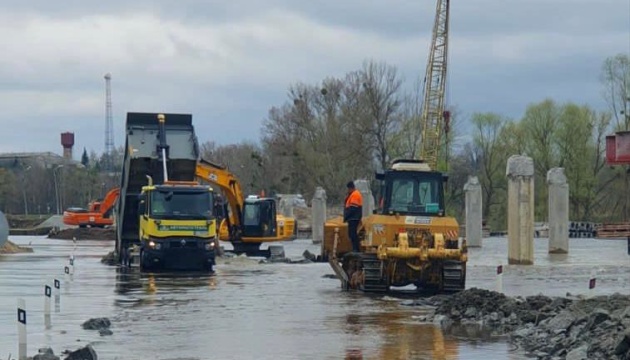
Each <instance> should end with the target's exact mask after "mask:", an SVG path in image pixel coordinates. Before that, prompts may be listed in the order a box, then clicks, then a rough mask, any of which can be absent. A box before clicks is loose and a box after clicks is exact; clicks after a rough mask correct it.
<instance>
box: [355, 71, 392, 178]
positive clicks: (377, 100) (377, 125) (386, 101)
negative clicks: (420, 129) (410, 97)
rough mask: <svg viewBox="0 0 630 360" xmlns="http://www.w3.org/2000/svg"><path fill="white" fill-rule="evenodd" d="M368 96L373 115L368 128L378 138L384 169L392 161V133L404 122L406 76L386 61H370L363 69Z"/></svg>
mask: <svg viewBox="0 0 630 360" xmlns="http://www.w3.org/2000/svg"><path fill="white" fill-rule="evenodd" d="M361 76H362V81H363V89H364V98H365V101H366V106H367V109H368V114H369V116H370V119H371V121H370V123H369V124H367V125H368V126H367V127H366V130H367V131H368V132H369V134H370V135H371V136H372V139H373V141H374V144H373V146H374V151H375V155H376V157H377V159H378V161H379V165H380V166H381V168H382V169H385V168H386V167H387V165H388V162H389V160H390V159H389V156H388V155H389V149H390V144H389V142H390V140H391V135H392V134H393V133H394V132H395V131H396V130H397V126H398V125H399V124H400V119H401V114H400V113H399V111H400V106H401V103H402V102H401V98H400V94H399V89H400V86H401V84H402V80H401V79H400V78H399V77H398V74H397V70H396V68H395V67H393V66H389V65H387V64H385V63H376V62H374V61H367V62H365V63H364V64H363V69H362V71H361Z"/></svg>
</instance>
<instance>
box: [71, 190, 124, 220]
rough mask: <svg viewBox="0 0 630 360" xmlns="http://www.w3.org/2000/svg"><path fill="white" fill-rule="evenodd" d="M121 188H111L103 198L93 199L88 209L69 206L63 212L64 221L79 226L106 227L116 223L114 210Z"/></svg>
mask: <svg viewBox="0 0 630 360" xmlns="http://www.w3.org/2000/svg"><path fill="white" fill-rule="evenodd" d="M118 194H120V188H113V189H111V190H110V191H109V192H108V193H107V195H105V198H103V200H96V201H92V202H90V203H89V204H88V208H87V209H83V208H69V209H67V210H66V211H64V212H63V223H64V224H66V225H74V226H79V227H82V228H84V227H88V226H90V227H100V228H102V227H105V226H108V225H113V224H114V217H113V216H112V212H113V210H114V204H115V203H116V199H118Z"/></svg>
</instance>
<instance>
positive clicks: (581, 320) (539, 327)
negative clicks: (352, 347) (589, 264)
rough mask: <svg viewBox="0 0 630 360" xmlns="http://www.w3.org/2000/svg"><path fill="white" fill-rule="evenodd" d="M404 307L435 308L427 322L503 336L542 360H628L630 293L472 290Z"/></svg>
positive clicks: (411, 303)
mask: <svg viewBox="0 0 630 360" xmlns="http://www.w3.org/2000/svg"><path fill="white" fill-rule="evenodd" d="M403 304H404V305H412V306H413V305H421V306H431V307H433V308H434V312H433V313H430V314H429V315H427V317H426V318H425V319H423V320H425V321H430V322H434V323H439V324H441V325H442V326H443V327H444V328H445V329H447V330H448V329H456V328H458V329H459V330H460V331H461V328H462V327H471V328H476V329H480V328H483V330H484V331H487V332H489V333H491V334H492V335H505V336H507V337H509V339H510V341H511V342H512V343H513V344H515V345H517V346H519V347H520V348H522V349H523V350H525V351H526V352H527V353H529V354H531V355H533V356H536V357H538V358H539V359H571V360H577V359H611V360H629V359H630V295H620V294H614V295H610V296H597V297H592V298H584V297H571V296H570V295H569V294H567V297H564V298H560V297H557V298H554V297H547V296H544V295H536V296H529V297H525V298H522V297H515V298H514V297H508V296H505V295H503V294H500V293H497V292H493V291H488V290H481V289H474V288H473V289H469V290H466V291H463V292H461V293H457V294H455V295H451V296H435V297H432V298H428V299H423V300H414V301H406V302H403Z"/></svg>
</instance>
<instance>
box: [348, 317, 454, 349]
mask: <svg viewBox="0 0 630 360" xmlns="http://www.w3.org/2000/svg"><path fill="white" fill-rule="evenodd" d="M342 321H343V327H344V329H345V332H346V333H347V334H350V335H353V336H357V338H363V339H370V342H369V343H367V344H364V345H363V346H362V347H351V348H347V349H346V350H345V359H392V360H394V359H412V358H430V359H436V360H446V359H458V358H459V342H458V340H457V339H456V338H453V337H445V336H444V335H443V333H442V331H441V330H440V328H439V327H437V326H435V325H432V324H421V323H417V322H415V321H413V320H412V319H411V314H410V313H409V312H392V311H391V310H390V311H387V312H383V313H376V314H348V315H346V316H345V317H343V320H342Z"/></svg>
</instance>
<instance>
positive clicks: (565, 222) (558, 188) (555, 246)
mask: <svg viewBox="0 0 630 360" xmlns="http://www.w3.org/2000/svg"><path fill="white" fill-rule="evenodd" d="M547 185H548V186H549V253H550V254H566V253H568V252H569V184H567V177H566V176H565V175H564V168H553V169H550V170H549V171H548V172H547Z"/></svg>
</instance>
